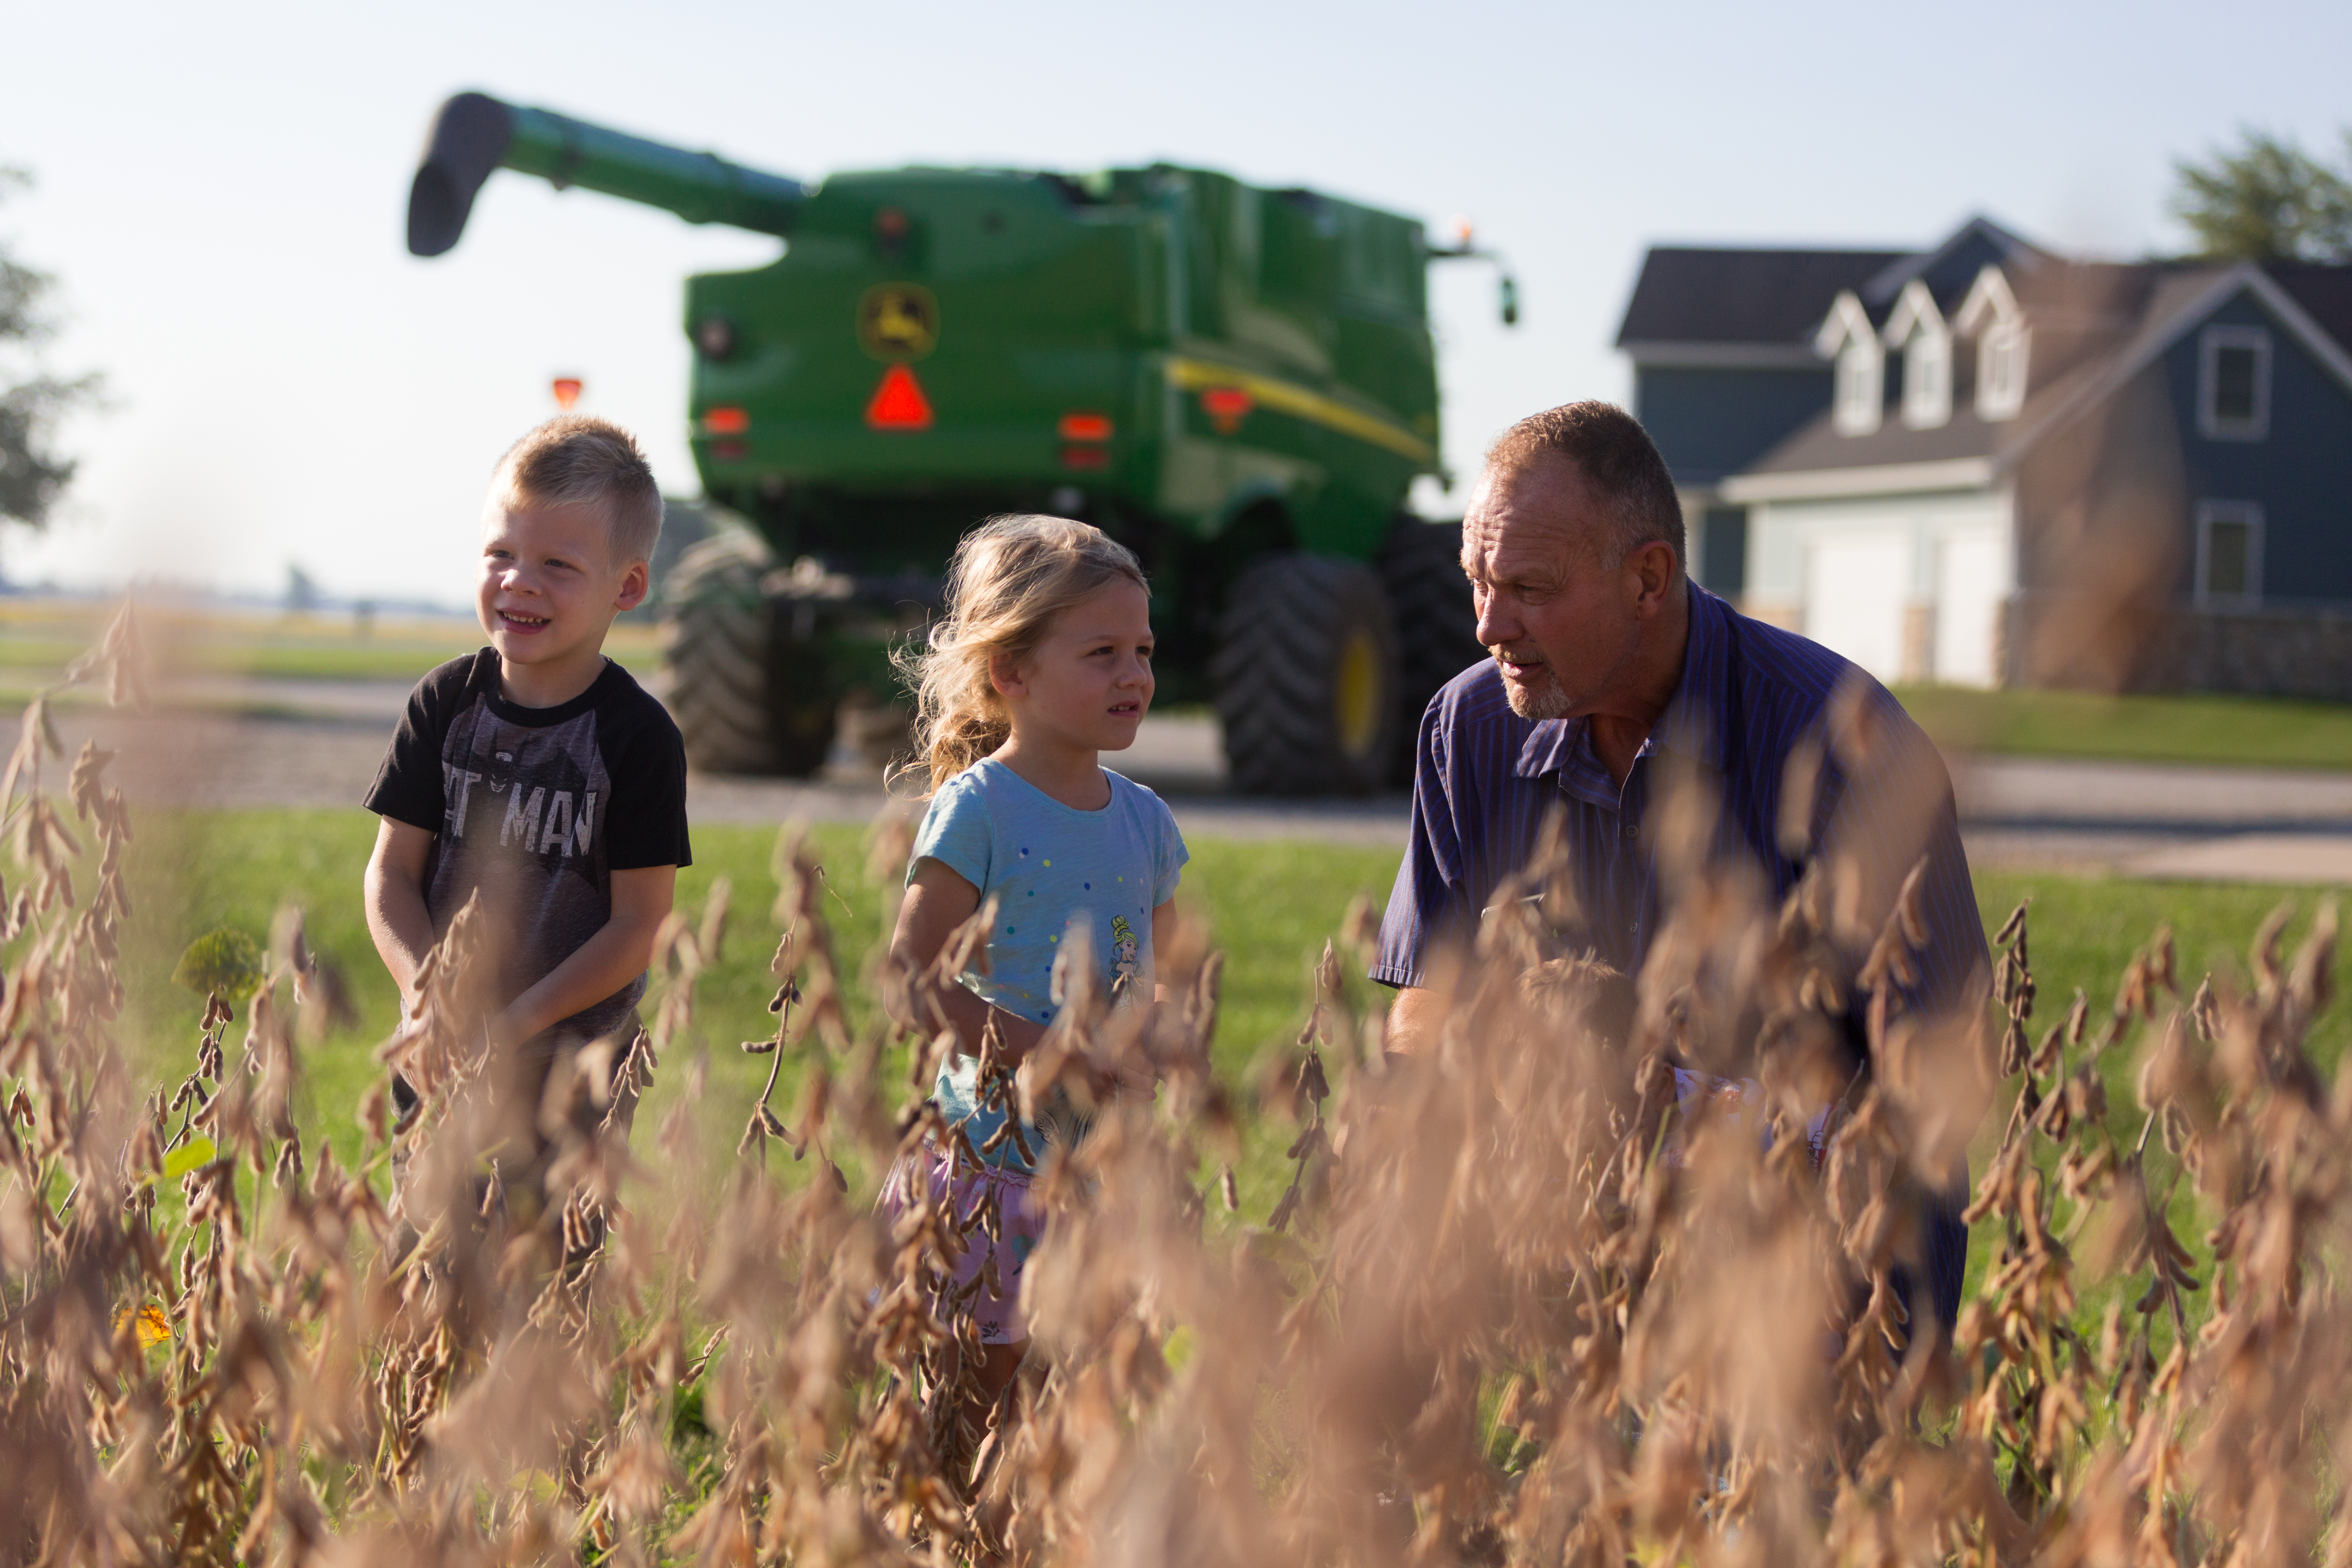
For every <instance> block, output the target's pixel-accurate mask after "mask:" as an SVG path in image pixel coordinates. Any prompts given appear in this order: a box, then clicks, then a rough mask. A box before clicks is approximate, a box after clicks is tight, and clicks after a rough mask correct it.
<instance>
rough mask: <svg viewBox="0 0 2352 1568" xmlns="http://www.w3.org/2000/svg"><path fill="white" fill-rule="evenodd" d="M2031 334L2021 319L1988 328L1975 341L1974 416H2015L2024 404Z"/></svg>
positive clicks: (2006, 417)
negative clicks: (1975, 397)
mask: <svg viewBox="0 0 2352 1568" xmlns="http://www.w3.org/2000/svg"><path fill="white" fill-rule="evenodd" d="M2031 342H2032V333H2031V332H2029V331H2026V329H2025V323H2024V322H2022V321H2012V322H2000V323H1998V324H1996V325H1994V326H1991V327H1989V328H1987V329H1986V331H1985V334H1984V336H1983V337H1982V338H1980V339H1979V340H1978V342H1977V417H1978V418H1979V419H1984V420H1990V421H1994V422H1998V421H2000V420H2003V419H2014V418H2016V417H2017V416H2018V412H2019V410H2021V409H2022V408H2023V407H2024V406H2025V364H2026V352H2027V347H2028V345H2029V344H2030V343H2031Z"/></svg>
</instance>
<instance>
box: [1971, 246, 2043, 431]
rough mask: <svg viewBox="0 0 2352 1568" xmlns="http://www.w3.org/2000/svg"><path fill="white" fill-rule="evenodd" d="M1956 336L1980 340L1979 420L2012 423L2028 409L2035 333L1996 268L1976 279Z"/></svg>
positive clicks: (1978, 361)
mask: <svg viewBox="0 0 2352 1568" xmlns="http://www.w3.org/2000/svg"><path fill="white" fill-rule="evenodd" d="M1952 327H1953V330H1954V331H1957V332H1958V333H1959V334H1960V335H1961V336H1962V337H1968V336H1970V335H1973V336H1974V337H1975V338H1976V340H1977V417H1978V418H1979V419H1982V420H1986V421H1988V422H1990V423H1999V422H2000V421H2001V420H2003V419H2014V418H2016V417H2017V416H2018V413H2019V411H2020V410H2021V409H2023V408H2024V406H2025V372H2026V363H2027V354H2028V351H2029V349H2030V348H2031V345H2032V337H2033V335H2032V332H2031V331H2029V330H2028V329H2027V327H2026V325H2025V313H2024V312H2023V311H2022V310H2019V309H2018V308H2017V296H2016V295H2015V294H2012V293H2011V292H2010V288H2009V279H2007V278H2004V277H2003V276H2001V270H2000V268H1998V267H1988V268H1985V269H1984V270H1983V271H1982V272H1979V273H1978V274H1977V280H1976V282H1975V283H1974V284H1972V285H1970V287H1969V297H1968V298H1967V299H1966V300H1962V301H1960V309H1959V311H1958V314H1956V315H1955V316H1954V317H1953V318H1952Z"/></svg>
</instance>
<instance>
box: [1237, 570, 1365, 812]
mask: <svg viewBox="0 0 2352 1568" xmlns="http://www.w3.org/2000/svg"><path fill="white" fill-rule="evenodd" d="M1210 673H1211V675H1212V677H1213V679H1214V681H1215V684H1216V692H1217V717H1218V718H1219V719H1220V720H1221V721H1223V725H1224V732H1225V763H1226V768H1227V772H1228V776H1229V777H1230V779H1231V781H1232V784H1233V787H1234V789H1235V790H1236V791H1238V792H1240V793H1242V794H1244V795H1362V794H1365V793H1367V792H1369V791H1370V790H1373V789H1377V788H1379V787H1380V785H1381V783H1382V782H1383V781H1384V780H1385V779H1386V778H1387V776H1388V765H1389V752H1391V750H1392V749H1393V747H1394V745H1395V738H1396V708H1397V701H1396V690H1397V645H1396V634H1395V631H1394V629H1393V626H1392V625H1391V621H1390V618H1389V605H1388V595H1386V594H1384V593H1383V592H1382V591H1381V580H1380V578H1379V576H1378V575H1376V574H1374V573H1373V571H1372V569H1371V568H1370V567H1369V566H1365V565H1362V564H1360V563H1357V562H1353V561H1336V560H1332V559H1330V558H1329V557H1327V556H1320V555H1276V556H1274V557H1272V558H1271V559H1268V560H1266V561H1263V562H1261V563H1258V564H1257V565H1255V566H1253V567H1251V568H1250V569H1249V570H1248V571H1247V572H1245V573H1244V574H1243V575H1242V577H1241V580H1240V581H1239V582H1237V583H1235V584H1234V589H1233V593H1232V594H1231V595H1230V596H1229V597H1228V598H1227V600H1226V602H1225V611H1224V615H1223V616H1222V617H1221V618H1220V620H1219V621H1218V625H1217V651H1216V656H1215V658H1214V660H1213V663H1212V666H1211V672H1210Z"/></svg>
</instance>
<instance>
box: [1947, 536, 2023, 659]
mask: <svg viewBox="0 0 2352 1568" xmlns="http://www.w3.org/2000/svg"><path fill="white" fill-rule="evenodd" d="M1937 556H1938V559H1937V563H1936V679H1937V680H1941V681H1947V682H1948V683H1950V684H1952V685H1955V686H1990V685H1992V684H1993V683H1994V681H1995V680H1996V679H1998V677H1999V674H2000V672H1999V671H1998V670H1996V669H1994V668H1993V628H1994V626H1995V625H1996V624H1997V622H1998V621H1999V619H2000V605H2001V601H2002V600H2003V599H2006V598H2007V597H2008V596H2009V540H2008V539H2007V537H2006V536H2004V535H2003V534H2001V533H2000V532H1999V531H1994V530H1986V531H1983V532H1979V533H1963V534H1955V535H1954V536H1953V537H1951V538H1949V539H1947V540H1945V541H1944V542H1943V544H1942V546H1941V548H1940V549H1939V550H1938V551H1937Z"/></svg>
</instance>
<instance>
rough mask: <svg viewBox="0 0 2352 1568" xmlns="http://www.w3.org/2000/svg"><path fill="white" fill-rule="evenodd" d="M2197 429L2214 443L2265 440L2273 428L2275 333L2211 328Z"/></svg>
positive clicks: (2203, 354)
mask: <svg viewBox="0 0 2352 1568" xmlns="http://www.w3.org/2000/svg"><path fill="white" fill-rule="evenodd" d="M2199 346H2200V353H2199V355H2198V376H2197V428H2198V431H2199V433H2200V434H2201V435H2203V436H2204V437H2206V438H2208V439H2209V440H2214V441H2260V440H2262V439H2263V438H2264V437H2267V436H2268V435H2269V434H2270V430H2271V335H2270V333H2269V332H2267V331H2263V329H2262V328H2260V327H2208V328H2206V329H2205V331H2204V335H2203V337H2202V338H2201V339H2200V345H2199Z"/></svg>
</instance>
